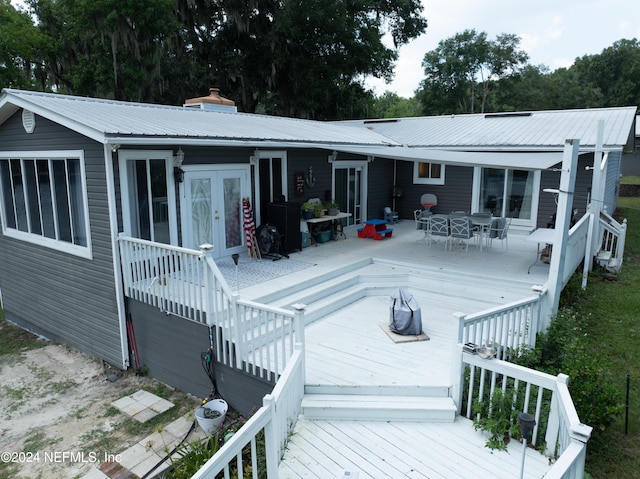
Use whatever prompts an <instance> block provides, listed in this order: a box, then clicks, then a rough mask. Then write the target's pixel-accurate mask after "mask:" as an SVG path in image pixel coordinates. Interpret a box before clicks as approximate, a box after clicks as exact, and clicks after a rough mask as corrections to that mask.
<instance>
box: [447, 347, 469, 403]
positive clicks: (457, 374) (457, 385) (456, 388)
mask: <svg viewBox="0 0 640 479" xmlns="http://www.w3.org/2000/svg"><path fill="white" fill-rule="evenodd" d="M462 347H463V346H462V343H458V344H455V345H454V346H453V349H452V356H453V357H452V361H451V399H453V402H454V403H455V405H456V408H457V410H458V414H462V391H463V389H464V387H463V386H464V369H465V368H464V363H463V361H462ZM469 387H473V385H470V386H469Z"/></svg>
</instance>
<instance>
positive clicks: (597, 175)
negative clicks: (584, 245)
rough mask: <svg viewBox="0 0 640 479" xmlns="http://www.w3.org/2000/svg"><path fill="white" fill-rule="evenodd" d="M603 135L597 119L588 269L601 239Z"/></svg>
mask: <svg viewBox="0 0 640 479" xmlns="http://www.w3.org/2000/svg"><path fill="white" fill-rule="evenodd" d="M603 136H604V120H599V121H598V132H597V136H596V149H595V151H594V152H593V170H592V171H593V175H592V176H591V198H590V201H589V208H588V213H591V214H592V215H593V224H592V225H591V228H590V232H591V241H590V242H589V243H588V251H589V257H588V258H585V263H588V267H589V271H591V269H592V266H593V256H594V255H595V254H596V253H597V250H598V248H599V242H600V240H601V238H600V235H599V234H598V229H599V228H600V212H601V211H602V206H603V202H604V191H603V184H604V181H603V175H604V169H605V168H606V166H607V161H606V159H604V158H603V156H602V142H603Z"/></svg>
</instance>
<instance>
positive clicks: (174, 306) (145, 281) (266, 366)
mask: <svg viewBox="0 0 640 479" xmlns="http://www.w3.org/2000/svg"><path fill="white" fill-rule="evenodd" d="M118 241H119V244H120V262H121V265H122V271H123V283H124V292H125V295H126V296H127V297H129V298H132V299H135V300H137V301H140V302H142V303H145V304H149V305H151V306H155V307H157V308H159V309H160V310H161V311H162V312H164V313H166V314H171V315H175V316H178V317H181V318H184V319H187V320H190V321H195V322H198V323H201V324H206V325H207V326H209V328H210V333H211V342H212V343H213V346H214V350H215V351H214V352H215V356H216V360H217V361H219V362H221V363H223V364H224V365H226V366H229V367H232V368H238V369H242V370H244V371H246V372H249V373H251V374H253V375H255V376H257V377H260V378H262V379H265V380H267V381H270V382H274V383H275V382H276V381H277V378H278V376H279V375H280V374H282V372H283V371H284V369H285V368H286V366H287V364H288V362H289V359H290V357H291V355H292V354H293V350H294V347H293V346H294V343H295V342H296V341H298V342H302V343H303V341H304V336H303V334H302V329H303V327H302V324H304V323H303V322H302V321H301V319H299V318H297V316H300V317H301V316H302V314H304V313H303V310H304V308H302V309H296V311H293V312H292V311H289V310H285V309H282V308H276V307H272V306H267V305H264V304H260V303H256V302H252V301H245V300H241V299H239V298H238V296H237V295H236V294H234V293H233V292H232V290H231V288H230V287H229V285H228V284H227V282H226V280H225V279H224V276H223V275H222V273H221V272H220V270H219V269H218V266H217V265H216V263H215V261H214V260H213V259H212V258H211V255H210V254H209V252H207V251H206V250H203V251H195V250H190V249H187V248H181V247H178V246H172V245H165V244H160V243H154V242H152V241H147V240H142V239H137V238H129V237H125V236H124V235H120V237H119V239H118Z"/></svg>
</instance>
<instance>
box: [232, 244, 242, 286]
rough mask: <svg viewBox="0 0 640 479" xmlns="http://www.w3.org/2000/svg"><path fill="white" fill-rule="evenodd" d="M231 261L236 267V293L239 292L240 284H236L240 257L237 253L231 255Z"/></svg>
mask: <svg viewBox="0 0 640 479" xmlns="http://www.w3.org/2000/svg"><path fill="white" fill-rule="evenodd" d="M231 259H232V260H233V262H234V263H235V265H236V293H237V292H239V290H240V283H239V282H238V260H239V259H240V255H239V254H238V253H233V254H232V255H231Z"/></svg>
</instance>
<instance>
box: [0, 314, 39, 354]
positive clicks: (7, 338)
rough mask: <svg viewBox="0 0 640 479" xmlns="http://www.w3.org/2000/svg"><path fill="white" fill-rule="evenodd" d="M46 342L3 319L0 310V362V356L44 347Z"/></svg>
mask: <svg viewBox="0 0 640 479" xmlns="http://www.w3.org/2000/svg"><path fill="white" fill-rule="evenodd" d="M46 345H47V342H46V341H45V340H43V339H41V338H39V337H38V336H36V335H35V334H32V333H30V332H28V331H25V330H24V329H22V328H19V327H17V326H15V325H13V324H11V323H9V322H7V321H6V320H5V319H4V311H2V310H1V309H0V361H1V360H2V359H3V358H2V356H5V355H11V354H16V353H21V352H24V351H29V350H31V349H38V348H41V347H43V346H46Z"/></svg>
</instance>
